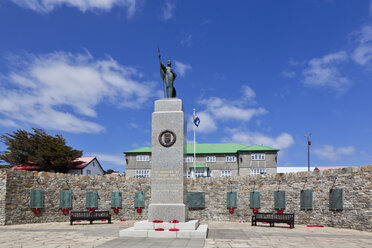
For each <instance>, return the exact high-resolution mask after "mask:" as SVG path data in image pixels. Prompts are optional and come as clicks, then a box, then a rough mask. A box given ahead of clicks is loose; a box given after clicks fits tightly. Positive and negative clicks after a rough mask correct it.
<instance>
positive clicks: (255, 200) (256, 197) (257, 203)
mask: <svg viewBox="0 0 372 248" xmlns="http://www.w3.org/2000/svg"><path fill="white" fill-rule="evenodd" d="M249 207H250V208H251V209H253V208H261V196H260V192H259V191H251V192H250V194H249Z"/></svg>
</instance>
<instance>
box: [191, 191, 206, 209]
mask: <svg viewBox="0 0 372 248" xmlns="http://www.w3.org/2000/svg"><path fill="white" fill-rule="evenodd" d="M204 198H205V195H204V192H187V205H188V206H189V209H203V208H205V200H204Z"/></svg>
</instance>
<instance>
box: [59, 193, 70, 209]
mask: <svg viewBox="0 0 372 248" xmlns="http://www.w3.org/2000/svg"><path fill="white" fill-rule="evenodd" d="M59 208H72V194H71V190H60V191H59Z"/></svg>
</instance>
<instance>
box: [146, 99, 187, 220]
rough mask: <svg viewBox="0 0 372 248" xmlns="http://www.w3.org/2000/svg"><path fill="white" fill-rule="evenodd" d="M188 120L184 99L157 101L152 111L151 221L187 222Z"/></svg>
mask: <svg viewBox="0 0 372 248" xmlns="http://www.w3.org/2000/svg"><path fill="white" fill-rule="evenodd" d="M185 144H186V122H185V115H184V112H183V105H182V101H181V100H180V99H177V98H165V99H160V100H157V101H155V112H154V113H153V114H152V153H151V203H150V205H149V221H150V222H151V221H153V220H163V221H170V220H179V221H181V222H185V221H187V206H186V204H185V203H186V184H185V182H186V181H185V177H186V163H185V160H184V154H185V152H186V150H185V149H186V145H185Z"/></svg>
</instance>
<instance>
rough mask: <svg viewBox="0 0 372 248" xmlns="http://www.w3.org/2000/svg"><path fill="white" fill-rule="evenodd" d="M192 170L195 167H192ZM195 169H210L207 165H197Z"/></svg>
mask: <svg viewBox="0 0 372 248" xmlns="http://www.w3.org/2000/svg"><path fill="white" fill-rule="evenodd" d="M191 168H194V166H193V165H190V169H191ZM195 168H203V169H205V168H207V169H209V167H208V166H206V165H204V164H196V165H195Z"/></svg>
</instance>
